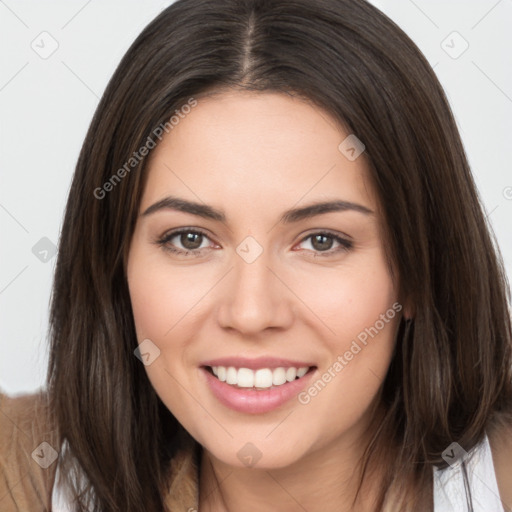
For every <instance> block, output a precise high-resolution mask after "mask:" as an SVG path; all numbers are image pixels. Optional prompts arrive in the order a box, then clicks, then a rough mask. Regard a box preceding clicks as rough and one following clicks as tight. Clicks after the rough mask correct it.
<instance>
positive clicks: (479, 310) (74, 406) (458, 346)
mask: <svg viewBox="0 0 512 512" xmlns="http://www.w3.org/2000/svg"><path fill="white" fill-rule="evenodd" d="M227 88H232V89H240V90H252V91H278V92H283V93H289V94H295V95H297V96H300V97H303V98H305V99H307V100H309V101H311V102H314V104H316V105H318V106H319V107H321V108H323V109H325V111H327V112H328V113H329V114H330V115H331V116H332V117H333V118H334V119H336V120H337V121H339V123H341V125H342V126H344V127H346V129H347V131H348V133H353V134H355V135H356V136H357V137H358V138H359V139H360V140H361V141H363V143H364V144H365V146H366V150H365V153H364V155H363V156H364V158H365V160H366V163H367V165H368V169H369V174H370V177H371V182H372V185H373V187H374V189H375V191H376V194H377V197H378V200H379V203H380V205H381V208H382V212H383V217H384V224H385V225H384V229H385V241H386V244H385V245H386V250H387V257H388V261H389V263H390V267H392V268H394V269H396V274H397V275H396V277H397V279H398V282H399V290H400V296H401V297H403V298H406V299H407V300H408V301H409V302H410V303H411V304H412V306H413V319H412V321H410V322H409V323H408V324H407V325H406V324H405V323H403V324H401V326H400V329H399V331H398V336H397V340H396V350H395V354H394V356H393V360H392V363H391V366H390V368H389V372H388V375H387V377H386V379H385V382H384V384H383V389H382V404H383V405H384V406H385V411H386V412H385V416H384V418H383V420H382V422H381V423H380V425H379V428H378V429H376V430H375V433H374V436H373V439H372V442H371V443H370V445H369V446H368V449H367V452H366V456H365V458H364V460H363V461H362V465H361V467H362V468H363V469H362V472H361V475H362V477H361V478H363V477H364V475H365V474H366V473H365V469H369V468H371V467H372V464H373V465H374V466H375V464H377V463H382V461H383V459H382V457H383V456H384V452H383V449H382V447H383V446H384V445H386V446H392V447H393V456H392V458H391V459H390V460H386V464H388V467H389V468H390V469H389V471H386V476H385V480H384V481H383V482H382V489H381V499H380V505H379V506H381V505H382V503H383V502H384V500H385V497H386V489H388V488H391V487H392V486H394V487H395V488H396V489H398V491H399V492H400V493H401V494H400V496H402V498H403V500H402V501H403V502H404V503H405V500H406V499H411V500H412V501H410V502H409V505H408V506H410V507H411V509H413V508H414V506H416V505H418V504H419V503H429V508H430V507H431V503H430V501H429V499H428V495H429V494H430V493H431V473H432V468H433V465H438V466H439V467H444V466H445V465H446V463H445V462H444V460H443V458H442V457H441V454H442V452H443V450H445V448H447V447H448V445H450V444H451V443H452V442H453V441H457V442H458V443H459V444H460V445H461V446H462V447H463V448H464V449H466V450H469V449H470V448H472V447H474V446H475V445H476V444H477V443H478V442H479V441H481V440H482V438H483V436H484V433H485V430H486V429H487V428H488V427H489V425H490V424H491V422H493V421H498V419H499V418H500V417H503V416H504V415H510V411H511V410H512V405H511V404H512V376H511V368H512V351H511V338H512V334H511V325H510V317H509V311H508V303H509V301H510V292H509V289H508V285H507V281H506V277H505V273H504V270H503V264H502V260H501V256H500V253H499V250H498V247H497V244H496V241H495V239H494V235H493V234H492V230H491V228H490V226H488V225H487V222H486V216H485V213H484V211H483V208H482V206H481V202H480V199H479V196H478V193H477V191H476V187H475V183H474V181H473V178H472V175H471V172H470V169H469V165H468V162H467V158H466V155H465V152H464V148H463V145H462V143H461V140H460V136H459V134H458V130H457V126H456V123H455V121H454V118H453V115H452V112H451V109H450V106H449V104H448V101H447V99H446V96H445V94H444V92H443V90H442V88H441V86H440V84H439V82H438V80H437V78H436V76H435V74H434V72H433V71H432V69H431V67H430V65H429V64H428V62H427V61H426V59H425V58H424V56H423V55H422V54H421V52H420V51H419V49H418V48H417V47H416V45H415V44H414V43H413V42H412V41H411V39H410V38H409V37H408V36H407V35H406V34H405V33H404V32H403V31H402V30H401V29H400V28H399V27H398V26H397V25H395V24H394V23H393V22H392V21H391V20H390V19H389V18H387V17H386V16H385V15H384V14H382V13H381V12H380V11H379V10H378V9H376V8H375V7H373V6H372V5H371V4H369V3H367V2H366V1H363V0H316V1H312V0H280V1H275V0H178V1H177V2H175V3H174V4H172V5H171V6H170V7H168V8H167V9H166V10H164V11H163V12H162V13H161V14H160V15H159V16H158V17H157V18H156V19H154V20H153V21H152V22H151V23H150V24H149V25H148V26H147V27H146V28H145V29H144V31H143V32H142V33H141V34H140V36H139V37H138V38H137V39H136V41H135V42H134V43H133V44H132V46H131V47H130V49H129V50H128V52H127V53H126V55H125V56H124V58H123V59H122V61H121V63H120V64H119V66H118V68H117V70H116V72H115V73H114V75H113V77H112V79H111V80H110V82H109V84H108V86H107V88H106V90H105V92H104V94H103V97H102V98H101V101H100V103H99V105H98V108H97V110H96V113H95V115H94V118H93V120H92V122H91V126H90V128H89V131H88V133H87V136H86V138H85V141H84V144H83V147H82V150H81V153H80V156H79V160H78V163H77V166H76V170H75V174H74V177H73V181H72V185H71V189H70V192H69V198H68V203H67V207H66V212H65V218H64V222H63V226H62V232H61V237H60V245H59V253H58V261H57V267H56V273H55V281H54V288H53V294H52V304H51V316H50V337H51V352H50V362H49V368H48V389H49V397H50V400H51V407H52V410H53V411H54V413H55V418H56V422H57V424H58V428H59V432H60V434H61V436H62V439H65V440H66V442H67V444H68V446H69V451H68V452H67V454H66V455H62V463H63V467H64V468H68V469H67V472H66V474H65V475H64V477H65V478H67V479H68V480H69V482H68V484H69V486H70V487H72V485H73V484H72V482H71V475H72V474H73V467H75V469H76V467H77V466H74V464H75V463H76V464H79V466H80V468H81V470H82V471H83V473H85V475H86V476H87V484H86V485H85V486H82V488H81V489H76V490H75V493H76V494H77V495H78V496H77V510H85V506H86V502H87V500H90V502H91V504H93V505H94V506H95V507H96V509H97V510H102V511H123V512H135V511H137V512H139V511H141V510H145V511H148V512H151V511H161V510H164V504H163V498H162V495H163V493H164V489H165V484H166V483H165V475H166V473H167V469H168V466H169V460H170V458H172V456H173V453H174V452H175V449H176V447H177V445H178V439H179V434H180V429H182V427H181V426H180V425H179V423H178V422H177V420H176V419H175V418H174V417H173V415H172V414H171V413H170V412H169V411H168V410H167V409H166V408H165V406H164V405H163V404H162V402H161V401H160V400H159V398H158V397H157V395H156V393H155V391H154V390H153V388H152V387H151V385H150V383H149V381H148V378H147V375H146V373H145V370H144V367H143V365H142V364H141V363H140V361H139V360H138V359H137V358H136V357H135V356H134V354H133V351H134V349H135V348H136V347H137V340H136V336H135V328H134V322H133V315H132V311H131V305H130V298H129V294H128V288H127V283H126V275H125V266H124V262H125V257H126V254H127V249H128V246H129V243H130V239H131V236H132V233H133V229H134V225H135V220H136V216H137V213H138V206H139V201H140V197H141V193H142V188H143V185H144V178H145V175H146V172H145V169H146V163H147V158H146V157H142V158H139V157H138V158H137V162H135V163H134V162H133V161H132V163H131V164H130V167H126V163H127V162H128V161H129V160H130V158H132V157H133V154H134V153H137V152H138V150H139V149H140V148H141V147H142V146H144V145H145V144H146V143H147V141H148V137H153V138H154V137H155V135H154V133H155V129H156V128H157V127H159V126H161V125H165V123H166V122H168V120H169V117H170V116H171V115H172V114H173V113H174V112H175V110H176V109H179V108H180V107H181V106H182V105H184V104H185V103H187V102H188V101H189V100H190V98H199V97H200V96H201V95H202V94H205V92H206V91H222V90H225V89H227ZM132 164H134V165H132ZM123 166H124V168H125V171H127V172H125V173H124V174H123V173H121V174H123V176H122V179H113V178H112V177H113V175H114V174H116V173H117V171H118V170H119V169H121V168H123ZM117 176H118V177H119V174H117ZM107 182H109V183H110V184H111V185H110V186H105V183H107ZM99 189H101V190H103V192H101V193H98V190H99ZM107 189H108V190H107ZM95 191H96V193H95ZM388 458H389V454H388ZM400 482H404V483H403V484H401V483H400ZM413 491H414V492H413ZM411 496H412V498H411ZM404 508H405V505H404ZM396 510H398V508H397V509H396ZM422 510H427V508H425V507H423V508H422Z"/></svg>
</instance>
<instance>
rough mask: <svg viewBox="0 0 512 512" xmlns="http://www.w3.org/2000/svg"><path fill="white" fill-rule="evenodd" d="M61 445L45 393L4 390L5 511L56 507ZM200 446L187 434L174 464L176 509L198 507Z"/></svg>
mask: <svg viewBox="0 0 512 512" xmlns="http://www.w3.org/2000/svg"><path fill="white" fill-rule="evenodd" d="M44 443H47V444H44ZM59 447H60V441H59V438H58V435H57V430H56V429H55V428H53V425H52V421H51V414H49V411H48V405H47V396H46V394H45V393H44V392H39V393H34V394H27V395H21V396H16V397H9V396H7V395H5V394H2V393H0V511H1V512H50V511H51V510H52V507H51V504H52V493H53V486H54V482H55V475H56V469H57V464H58V459H54V457H56V456H57V454H58V451H59ZM196 450H197V442H196V441H195V440H194V439H193V438H192V437H190V436H187V437H186V438H185V439H184V444H183V448H182V449H181V450H180V451H178V453H177V454H176V456H175V457H174V459H173V460H172V462H171V468H170V474H169V491H168V493H167V495H166V496H165V504H166V506H167V508H168V510H171V511H172V512H182V511H183V512H193V511H194V510H195V511H196V510H197V508H198V481H199V474H198V467H197V463H196V458H195V457H194V454H195V453H196ZM45 466H47V467H45Z"/></svg>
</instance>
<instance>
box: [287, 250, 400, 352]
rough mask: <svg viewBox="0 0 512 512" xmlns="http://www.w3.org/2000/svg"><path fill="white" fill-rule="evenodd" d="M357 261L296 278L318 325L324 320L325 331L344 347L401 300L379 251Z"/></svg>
mask: <svg viewBox="0 0 512 512" xmlns="http://www.w3.org/2000/svg"><path fill="white" fill-rule="evenodd" d="M353 261H354V264H346V265H343V266H340V267H339V268H332V269H327V270H328V271H327V270H325V269H324V271H323V272H315V273H314V274H309V275H307V274H306V273H304V274H303V275H301V279H297V280H296V282H297V283H298V284H299V283H300V287H299V288H297V295H299V296H300V297H301V298H302V297H303V298H304V299H303V301H304V302H305V303H306V305H307V306H308V308H309V309H310V310H311V311H312V312H313V313H314V314H315V318H316V325H317V326H320V324H319V322H318V319H320V320H321V321H322V322H321V323H322V325H323V327H321V330H322V331H323V332H324V333H325V335H326V337H327V338H328V339H329V340H333V341H332V343H333V344H334V345H336V344H337V345H339V348H340V349H341V348H343V346H344V344H345V342H346V341H347V340H351V339H352V338H354V337H356V336H357V335H358V334H359V333H360V332H363V331H364V330H365V329H366V328H369V327H371V326H373V325H374V324H375V322H376V321H378V320H379V318H380V315H382V314H385V313H386V311H388V310H389V309H390V308H391V307H392V305H393V304H394V303H395V302H396V300H397V296H396V294H395V289H394V285H393V282H392V280H391V276H390V275H389V273H388V269H387V266H386V265H385V262H384V260H383V258H382V257H381V254H380V251H379V250H375V251H373V252H369V253H368V255H367V256H366V257H364V258H358V259H357V261H356V258H354V260H353ZM392 314H393V317H394V316H395V314H394V313H393V312H392ZM379 325H380V324H379ZM386 325H387V323H386ZM324 327H325V329H324Z"/></svg>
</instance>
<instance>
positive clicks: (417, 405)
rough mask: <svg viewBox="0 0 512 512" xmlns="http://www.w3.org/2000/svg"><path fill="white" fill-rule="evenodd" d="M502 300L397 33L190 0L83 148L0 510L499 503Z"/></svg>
mask: <svg viewBox="0 0 512 512" xmlns="http://www.w3.org/2000/svg"><path fill="white" fill-rule="evenodd" d="M508 299H509V291H508V288H507V282H506V278H505V274H504V271H503V267H502V262H501V258H500V255H499V251H498V249H497V247H496V245H495V244H494V240H493V238H492V234H491V233H490V229H489V228H488V226H487V225H486V222H485V216H484V214H483V211H482V207H481V205H480V202H479V198H478V195H477V192H476V188H475V184H474V181H473V178H472V176H471V172H470V169H469V166H468V163H467V159H466V156H465V153H464V150H463V146H462V143H461V140H460V137H459V135H458V132H457V129H456V124H455V122H454V119H453V116H452V114H451V111H450V108H449V105H448V102H447V100H446V97H445V95H444V93H443V91H442V88H441V86H440V85H439V82H438V81H437V79H436V77H435V75H434V73H433V71H432V69H431V68H430V66H429V65H428V63H427V62H426V60H425V58H424V57H423V56H422V54H421V53H420V51H419V50H418V49H417V47H416V46H415V45H414V44H413V43H412V42H411V40H410V39H409V38H408V37H407V36H406V35H405V34H404V33H403V32H402V31H401V30H400V29H399V28H398V27H397V26H396V25H395V24H393V22H391V21H390V20H389V19H388V18H387V17H385V16H384V15H383V14H382V13H380V12H379V11H378V10H377V9H375V8H374V7H372V6H371V5H370V4H367V3H366V2H364V1H362V0H357V1H354V0H322V1H318V2H311V1H308V0H292V1H283V2H271V1H268V0H267V1H265V0H245V1H242V0H241V1H235V0H214V1H211V0H210V1H204V0H203V1H201V0H178V1H177V2H176V3H174V4H173V5H171V6H170V7H169V8H168V9H166V10H165V11H164V12H163V13H161V14H160V15H159V16H158V17H157V18H156V19H155V20H154V21H153V22H152V23H151V24H150V25H149V26H148V27H146V29H145V30H144V31H143V32H142V34H141V35H140V36H139V37H138V39H137V40H136V41H135V42H134V44H133V45H132V47H131V48H130V49H129V50H128V52H127V54H126V55H125V57H124V58H123V60H122V62H121V63H120V65H119V67H118V69H117V71H116V72H115V74H114V76H113V78H112V80H111V81H110V83H109V85H108V87H107V89H106V91H105V93H104V95H103V98H102V100H101V102H100V104H99V106H98V109H97V112H96V114H95V116H94V119H93V121H92V124H91V127H90V129H89V133H88V134H87V137H86V139H85V142H84V145H83V148H82V151H81V154H80V158H79V161H78V164H77V168H76V172H75V175H74V179H73V183H72V187H71V190H70V194H69V199H68V205H67V209H66V214H65V219H64V224H63V228H62V233H61V240H60V248H59V256H58V262H57V268H56V274H55V282H54V289H53V296H52V307H51V352H50V363H49V373H48V375H49V379H48V391H47V392H42V393H41V394H40V395H38V396H29V397H22V398H17V399H10V398H8V397H3V398H2V403H1V404H0V405H1V407H2V409H1V410H2V412H3V414H2V416H1V421H2V422H3V423H2V439H1V442H2V450H1V452H0V453H1V454H2V457H3V459H2V464H3V466H4V468H5V469H4V475H5V477H4V481H5V482H6V483H5V486H6V489H5V491H3V489H2V494H3V495H4V497H3V503H2V502H1V501H0V503H2V507H4V506H5V507H6V510H10V509H12V510H16V507H18V508H21V509H27V510H40V509H49V508H50V503H52V508H53V509H54V510H58V509H59V507H62V509H63V510H67V509H69V510H102V511H114V510H115V511H117V510H119V511H140V510H144V511H153V510H154V511H157V510H158V511H160V510H169V511H174V510H188V511H189V512H191V511H192V510H200V511H201V512H203V511H208V512H209V511H212V512H217V511H224V510H227V511H239V510H244V511H251V510H258V511H261V510H280V511H295V510H308V511H309V512H314V511H317V510H323V511H325V510H327V511H342V512H344V511H348V510H357V511H375V510H388V511H397V510H421V511H435V512H439V511H448V510H450V511H451V510H457V511H459V510H460V511H463V510H474V511H478V510H486V511H489V510H493V511H498V510H501V511H504V510H508V509H510V508H511V507H512V496H511V494H510V492H511V491H510V489H512V485H510V484H511V483H512V482H511V476H510V475H511V474H512V467H511V462H510V460H512V459H511V457H510V456H511V455H512V436H511V432H512V413H511V411H512V375H511V371H512V352H511V339H512V334H511V326H510V317H509V311H508ZM20 432H21V433H25V435H23V434H20ZM10 435H12V436H16V437H15V438H14V440H13V441H11V440H10V437H9V436H10ZM45 443H46V444H45ZM491 449H492V451H491ZM57 454H59V457H58V458H57ZM38 459H39V461H38ZM35 463H37V464H35ZM45 466H46V467H45ZM17 483H19V485H17ZM0 499H2V498H1V497H0ZM4 504H5V505H4ZM9 507H10V508H9ZM2 510H3V508H2Z"/></svg>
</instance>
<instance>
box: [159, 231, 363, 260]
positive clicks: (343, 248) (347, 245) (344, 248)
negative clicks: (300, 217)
mask: <svg viewBox="0 0 512 512" xmlns="http://www.w3.org/2000/svg"><path fill="white" fill-rule="evenodd" d="M183 233H193V234H197V235H202V236H204V237H206V238H208V239H209V237H208V235H207V234H206V233H205V232H204V231H201V230H200V229H189V228H181V229H177V230H175V231H171V232H169V233H166V234H164V235H163V236H162V237H161V238H160V239H158V240H157V241H156V244H157V245H159V246H160V247H162V249H164V250H165V251H169V252H171V253H174V254H179V255H181V256H186V257H189V256H192V257H196V256H201V254H202V252H203V249H206V248H203V249H195V250H190V249H187V250H183V249H176V248H174V247H171V246H170V245H168V244H169V242H170V240H172V239H173V238H175V237H176V236H178V235H181V234H183ZM316 235H322V236H327V237H329V238H332V239H333V240H335V241H336V242H338V243H339V244H340V247H338V248H337V249H334V250H332V249H329V250H327V251H314V254H313V257H315V258H316V257H328V256H332V255H334V254H338V253H339V252H348V251H350V249H352V248H353V243H352V242H351V241H349V240H346V239H345V238H342V237H340V236H338V235H335V234H334V233H331V232H329V231H317V232H314V233H310V234H309V235H307V236H305V237H304V238H303V239H302V240H301V241H300V243H302V242H304V241H306V240H308V239H310V238H312V237H314V236H316Z"/></svg>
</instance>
